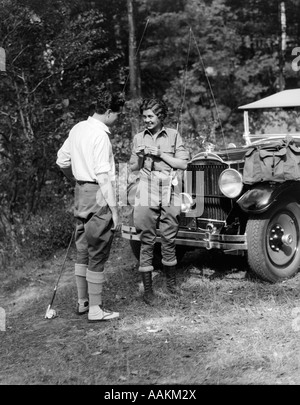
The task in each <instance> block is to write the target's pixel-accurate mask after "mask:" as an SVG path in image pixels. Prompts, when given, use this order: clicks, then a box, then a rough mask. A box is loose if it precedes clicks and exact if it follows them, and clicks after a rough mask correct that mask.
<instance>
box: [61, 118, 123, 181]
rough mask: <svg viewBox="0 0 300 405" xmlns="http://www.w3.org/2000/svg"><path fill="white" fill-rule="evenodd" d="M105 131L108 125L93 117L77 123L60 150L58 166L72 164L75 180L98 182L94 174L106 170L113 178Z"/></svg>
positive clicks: (110, 151)
mask: <svg viewBox="0 0 300 405" xmlns="http://www.w3.org/2000/svg"><path fill="white" fill-rule="evenodd" d="M108 133H110V131H109V128H108V127H107V126H106V125H105V124H103V123H102V122H101V121H99V120H97V119H96V118H93V117H89V118H88V119H87V120H85V121H81V122H79V123H78V124H76V125H75V126H74V127H73V128H72V129H71V131H70V133H69V136H68V138H67V139H66V140H65V142H64V144H63V146H62V147H61V148H60V149H59V151H58V153H57V157H58V158H57V160H56V163H57V165H58V166H59V167H61V168H67V167H69V166H70V165H71V166H72V172H73V175H74V177H75V179H76V180H81V181H97V175H99V174H101V173H108V174H109V177H110V179H111V181H114V180H115V172H116V170H115V161H114V156H113V153H112V146H111V142H110V139H109V136H108Z"/></svg>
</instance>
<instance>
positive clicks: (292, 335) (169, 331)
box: [0, 238, 300, 385]
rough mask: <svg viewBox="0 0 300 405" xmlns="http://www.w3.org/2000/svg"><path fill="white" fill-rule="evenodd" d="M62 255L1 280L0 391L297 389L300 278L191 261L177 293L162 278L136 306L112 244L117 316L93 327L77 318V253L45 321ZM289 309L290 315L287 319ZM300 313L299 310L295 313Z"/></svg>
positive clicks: (127, 263) (134, 288)
mask: <svg viewBox="0 0 300 405" xmlns="http://www.w3.org/2000/svg"><path fill="white" fill-rule="evenodd" d="M64 255H65V251H61V252H58V253H57V257H53V258H52V259H51V260H49V261H45V262H44V263H40V262H34V261H33V262H32V263H30V264H27V265H26V268H25V269H24V270H23V271H22V272H21V271H20V270H19V271H18V272H17V273H16V275H15V277H14V278H13V279H12V278H9V277H7V276H6V277H5V278H4V277H2V279H1V289H0V307H2V308H4V309H5V311H6V331H0V338H1V345H0V358H1V368H0V384H5V385H12V384H22V385H23V384H26V385H34V384H45V385H70V384H74V385H79V384H89V385H111V384H114V385H148V384H150V385H157V384H162V385H167V384H176V385H178V384H179V385H189V384H197V385H198V384H201V385H203V384H299V383H300V377H299V376H300V373H299V368H300V367H299V364H300V357H299V353H300V351H299V349H300V344H299V333H300V332H298V331H297V330H295V328H294V330H293V327H292V325H293V316H294V317H295V310H294V308H300V300H299V291H300V290H299V281H300V280H299V277H296V278H295V279H293V280H292V281H290V282H287V283H283V284H281V285H268V284H265V283H261V282H257V281H253V280H250V279H249V278H248V277H247V273H246V271H245V268H244V267H243V262H241V263H239V262H236V261H235V260H234V259H233V258H232V259H229V260H227V261H224V259H222V260H221V261H220V262H217V261H216V259H215V258H214V270H211V269H210V267H208V266H207V264H206V262H205V260H204V259H203V257H199V256H197V255H194V256H193V255H191V256H190V257H187V258H186V259H185V260H184V262H183V264H182V266H181V268H180V271H179V273H178V276H179V281H180V283H181V286H182V288H183V296H182V297H180V298H178V299H174V298H170V297H169V296H168V295H167V294H166V292H165V288H164V276H163V274H162V273H161V272H157V273H156V276H155V278H154V286H155V290H156V292H157V295H158V298H159V302H160V304H159V305H158V306H157V307H154V308H149V307H148V306H147V305H146V304H144V303H143V301H142V299H141V283H140V278H139V275H138V273H137V270H136V265H137V262H136V260H135V258H134V257H133V255H132V253H131V250H130V247H129V244H128V242H127V241H124V240H123V239H122V238H117V239H116V240H115V241H114V245H113V247H112V253H111V257H110V260H109V262H108V264H107V273H108V283H107V285H106V290H105V302H106V304H107V307H111V308H112V309H115V310H118V311H119V312H120V314H121V316H120V319H118V320H115V321H112V322H107V323H99V324H89V323H88V322H87V317H86V315H84V316H81V317H79V316H77V315H76V314H75V313H74V308H75V303H76V291H75V285H74V277H73V266H74V264H73V263H74V255H75V252H74V249H73V248H72V249H71V251H70V254H69V258H68V260H67V261H66V268H65V271H64V273H63V275H62V277H61V281H60V284H59V288H58V290H57V294H56V299H55V301H54V304H53V308H55V309H56V310H57V313H58V317H57V318H55V319H52V320H47V319H45V318H44V315H45V312H46V309H47V306H48V304H49V302H50V299H51V296H52V293H53V288H54V285H55V283H56V280H57V277H58V274H59V271H60V268H61V264H62V262H63V259H64ZM293 310H294V315H293ZM299 313H300V312H299Z"/></svg>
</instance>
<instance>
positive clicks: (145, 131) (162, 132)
mask: <svg viewBox="0 0 300 405" xmlns="http://www.w3.org/2000/svg"><path fill="white" fill-rule="evenodd" d="M146 134H148V135H150V136H153V135H152V132H150V131H149V129H148V128H146V129H145V130H144V136H145V135H146ZM159 135H167V130H166V128H165V127H162V129H161V130H160V131H159V132H158V133H157V134H156V135H155V137H156V138H157V137H158V136H159Z"/></svg>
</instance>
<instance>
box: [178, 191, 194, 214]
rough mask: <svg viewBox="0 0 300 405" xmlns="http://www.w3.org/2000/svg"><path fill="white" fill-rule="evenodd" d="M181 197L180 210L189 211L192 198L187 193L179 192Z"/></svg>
mask: <svg viewBox="0 0 300 405" xmlns="http://www.w3.org/2000/svg"><path fill="white" fill-rule="evenodd" d="M180 197H181V212H185V213H187V212H189V211H190V210H191V208H192V205H193V198H192V196H191V195H190V194H188V193H180Z"/></svg>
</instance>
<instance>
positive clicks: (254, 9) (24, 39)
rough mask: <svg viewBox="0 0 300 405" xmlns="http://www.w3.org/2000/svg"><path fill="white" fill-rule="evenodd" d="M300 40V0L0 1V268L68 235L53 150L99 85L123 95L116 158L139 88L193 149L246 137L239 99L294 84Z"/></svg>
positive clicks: (67, 187)
mask: <svg viewBox="0 0 300 405" xmlns="http://www.w3.org/2000/svg"><path fill="white" fill-rule="evenodd" d="M299 44H300V0H286V1H278V0H269V1H267V2H266V1H263V0H249V1H248V2H246V3H245V2H241V1H238V0H93V1H90V0H85V1H79V0H43V1H41V0H18V1H17V0H1V1H0V47H1V48H0V49H1V60H0V204H1V210H0V268H4V267H8V266H10V265H12V264H14V265H18V263H19V264H20V265H21V264H22V262H24V260H26V258H29V257H32V256H34V257H39V256H43V257H46V256H47V255H51V254H52V253H53V251H55V250H56V249H59V248H61V247H66V246H67V245H68V243H69V239H70V235H71V233H72V230H73V217H72V199H73V189H74V185H73V184H72V183H70V182H69V181H68V180H66V179H65V178H64V176H63V174H62V173H61V171H60V170H59V168H58V167H57V166H56V163H55V162H56V154H57V150H58V149H59V147H60V146H61V145H62V143H63V142H64V140H65V139H66V137H67V136H68V132H69V130H70V129H71V127H72V126H73V125H74V124H75V123H76V122H78V121H80V120H82V119H86V117H87V114H88V106H89V103H90V102H91V101H92V100H93V99H94V98H95V97H96V96H97V95H98V94H99V93H101V90H102V89H103V86H106V87H108V88H109V89H111V90H121V91H124V92H125V94H126V99H127V102H126V109H125V115H124V119H123V120H122V121H121V122H120V123H119V124H118V126H117V127H115V128H114V130H113V132H114V137H113V139H112V144H113V149H114V154H115V158H116V163H117V166H118V163H119V164H121V163H122V164H124V163H126V162H128V159H129V156H130V152H131V141H132V135H133V134H134V133H135V131H136V130H138V129H139V127H140V125H141V123H140V120H139V116H138V104H139V101H140V99H141V98H143V97H154V96H158V97H163V98H164V99H165V100H166V101H167V103H168V105H169V110H170V111H169V117H168V124H169V125H171V126H173V127H176V126H177V125H178V127H179V130H180V132H181V134H182V136H183V138H184V140H185V144H186V146H187V148H188V149H189V151H190V154H191V156H193V155H194V154H195V153H197V152H198V151H200V150H202V149H203V147H204V146H205V144H206V143H207V142H212V143H214V144H216V147H221V146H222V145H223V144H224V143H225V144H226V143H229V142H234V143H236V144H240V143H241V142H242V136H241V135H242V132H243V121H242V116H241V113H240V112H239V111H238V106H240V105H243V104H246V103H248V102H251V101H254V100H256V99H259V98H261V97H264V96H268V95H270V94H273V93H275V92H277V91H280V90H283V89H288V88H296V87H299V85H300V77H299V72H298V69H297V65H295V63H294V65H293V61H295V58H296V56H297V53H295V48H297V47H298V45H299ZM293 66H294V68H293ZM295 66H296V69H295Z"/></svg>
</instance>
